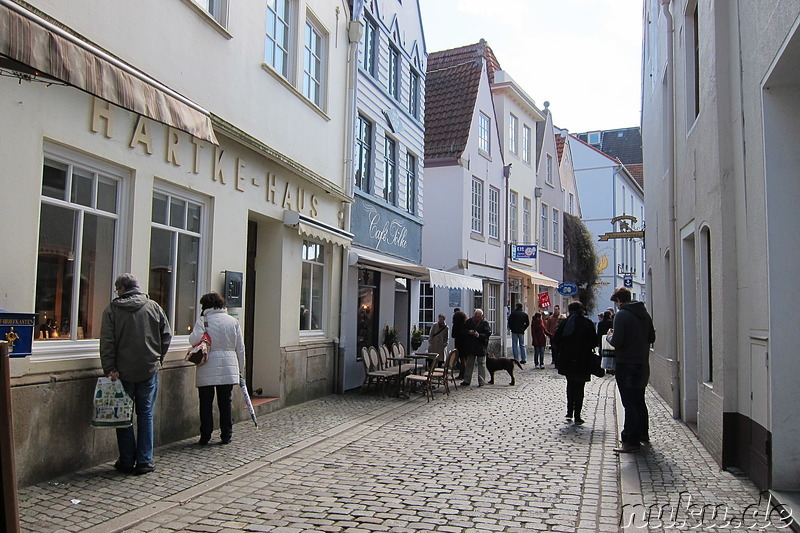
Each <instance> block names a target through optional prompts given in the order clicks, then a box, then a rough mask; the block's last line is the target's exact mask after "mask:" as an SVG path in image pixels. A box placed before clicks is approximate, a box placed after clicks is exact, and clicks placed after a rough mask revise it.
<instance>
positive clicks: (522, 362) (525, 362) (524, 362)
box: [520, 361, 528, 365]
mask: <svg viewBox="0 0 800 533" xmlns="http://www.w3.org/2000/svg"><path fill="white" fill-rule="evenodd" d="M520 363H521V364H523V365H524V364H527V363H528V362H527V361H520Z"/></svg>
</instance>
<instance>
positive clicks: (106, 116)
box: [92, 98, 114, 139]
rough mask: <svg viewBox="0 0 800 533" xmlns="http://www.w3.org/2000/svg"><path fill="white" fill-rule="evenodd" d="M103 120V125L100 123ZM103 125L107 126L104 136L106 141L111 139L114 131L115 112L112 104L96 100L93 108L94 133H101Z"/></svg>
mask: <svg viewBox="0 0 800 533" xmlns="http://www.w3.org/2000/svg"><path fill="white" fill-rule="evenodd" d="M101 119H103V122H102V123H101V122H100V120H101ZM101 124H102V125H105V131H104V132H103V135H104V136H105V138H106V139H110V138H111V136H112V131H113V129H114V111H113V109H112V107H111V104H110V103H108V102H106V101H105V100H101V99H99V98H95V99H94V106H93V107H92V133H99V132H100V128H101Z"/></svg>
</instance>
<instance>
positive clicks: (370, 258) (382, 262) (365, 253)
mask: <svg viewBox="0 0 800 533" xmlns="http://www.w3.org/2000/svg"><path fill="white" fill-rule="evenodd" d="M353 252H355V253H356V254H358V262H359V263H362V264H364V265H368V266H370V267H371V268H374V269H375V270H381V271H383V272H388V273H390V274H405V275H406V276H407V277H410V278H414V279H424V278H427V277H428V269H427V268H425V267H423V266H420V265H417V264H414V263H412V262H410V261H405V260H403V259H400V258H397V257H390V256H386V255H381V254H379V253H378V252H373V251H369V250H364V249H361V248H353ZM351 264H352V263H351Z"/></svg>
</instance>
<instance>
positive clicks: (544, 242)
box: [539, 204, 550, 250]
mask: <svg viewBox="0 0 800 533" xmlns="http://www.w3.org/2000/svg"><path fill="white" fill-rule="evenodd" d="M549 231H550V228H549V227H548V225H547V204H542V237H541V242H540V243H539V246H540V247H541V248H542V250H547V234H548V233H549Z"/></svg>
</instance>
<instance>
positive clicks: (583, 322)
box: [553, 302, 596, 426]
mask: <svg viewBox="0 0 800 533" xmlns="http://www.w3.org/2000/svg"><path fill="white" fill-rule="evenodd" d="M567 310H568V312H569V316H568V317H567V319H566V320H565V321H563V322H562V323H561V324H559V326H558V327H557V328H556V332H555V334H554V335H553V342H554V343H556V345H557V346H558V349H559V354H558V373H559V374H561V375H563V376H565V377H566V378H567V418H568V419H571V418H572V416H573V414H574V415H575V425H576V426H580V425H581V424H583V422H584V420H583V418H581V410H582V409H583V389H584V387H585V386H586V382H587V381H589V379H590V375H591V373H592V370H593V367H594V345H595V340H596V332H595V329H594V323H593V322H592V321H591V320H589V318H587V317H586V310H585V309H584V307H583V304H582V303H581V302H572V303H571V304H569V307H567Z"/></svg>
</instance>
